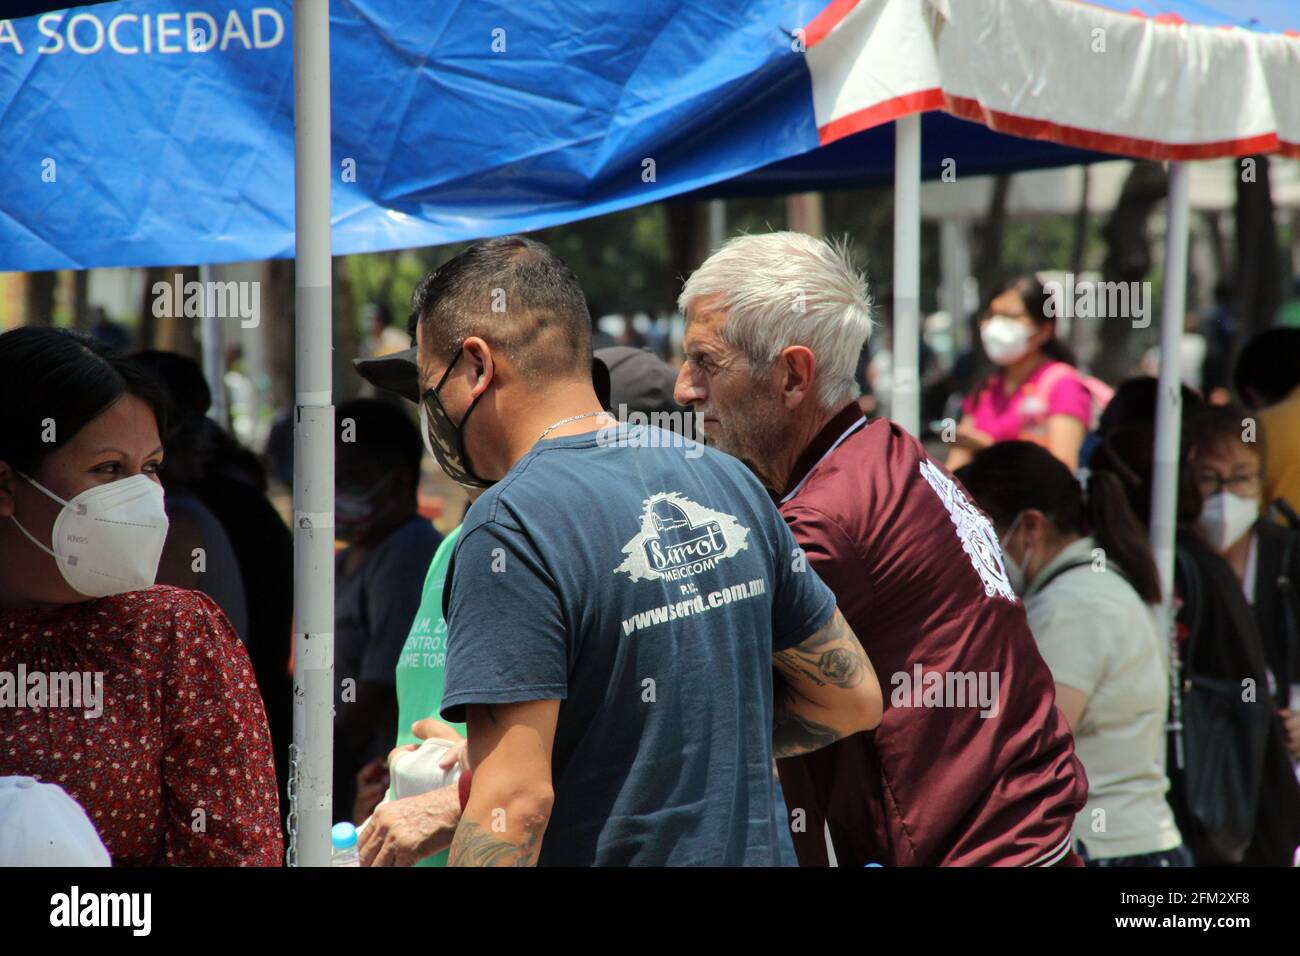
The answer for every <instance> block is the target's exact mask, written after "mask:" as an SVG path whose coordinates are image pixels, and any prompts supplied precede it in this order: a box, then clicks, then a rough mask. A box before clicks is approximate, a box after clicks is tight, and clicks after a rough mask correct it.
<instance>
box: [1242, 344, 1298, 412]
mask: <svg viewBox="0 0 1300 956" xmlns="http://www.w3.org/2000/svg"><path fill="white" fill-rule="evenodd" d="M1233 382H1234V384H1235V385H1236V386H1237V394H1239V395H1240V396H1241V398H1242V400H1243V401H1249V398H1248V397H1247V394H1246V390H1247V389H1250V390H1251V391H1253V392H1254V393H1255V397H1256V398H1257V399H1258V400H1260V401H1262V402H1263V404H1264V405H1276V404H1277V403H1278V402H1280V401H1282V399H1284V398H1286V397H1287V396H1288V395H1289V394H1291V392H1292V391H1293V390H1294V389H1295V388H1297V387H1300V329H1289V328H1276V329H1268V330H1266V331H1264V332H1260V333H1259V334H1258V335H1256V336H1254V337H1253V338H1252V339H1251V340H1250V341H1249V342H1247V343H1246V347H1245V348H1243V349H1242V350H1241V354H1240V355H1238V356H1237V368H1236V371H1235V372H1234V373H1233Z"/></svg>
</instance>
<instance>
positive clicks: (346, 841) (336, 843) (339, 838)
mask: <svg viewBox="0 0 1300 956" xmlns="http://www.w3.org/2000/svg"><path fill="white" fill-rule="evenodd" d="M330 844H331V845H332V846H333V847H334V849H336V850H346V849H348V848H349V847H354V846H356V845H357V828H356V827H354V826H353V825H352V824H351V823H348V822H347V821H346V820H344V821H343V822H342V823H336V824H334V826H333V827H331V828H330Z"/></svg>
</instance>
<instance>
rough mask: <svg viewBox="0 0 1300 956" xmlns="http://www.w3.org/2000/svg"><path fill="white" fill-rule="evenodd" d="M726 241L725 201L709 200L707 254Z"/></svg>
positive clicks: (710, 253)
mask: <svg viewBox="0 0 1300 956" xmlns="http://www.w3.org/2000/svg"><path fill="white" fill-rule="evenodd" d="M726 241H727V201H726V200H725V199H710V200H709V253H708V254H709V255H712V254H713V252H714V251H715V250H716V249H717V248H718V246H720V245H722V244H723V243H724V242H726Z"/></svg>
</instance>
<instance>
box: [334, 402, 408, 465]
mask: <svg viewBox="0 0 1300 956" xmlns="http://www.w3.org/2000/svg"><path fill="white" fill-rule="evenodd" d="M334 419H335V421H337V422H338V423H339V430H340V433H341V431H342V426H343V423H344V422H346V421H347V420H348V419H351V420H352V422H353V426H352V432H353V440H352V441H351V442H349V443H348V444H347V445H346V446H341V447H345V448H347V449H349V450H351V451H352V452H354V453H355V455H354V456H353V458H354V460H356V461H364V462H366V463H368V464H369V465H370V466H371V467H372V468H373V469H374V470H378V471H391V470H392V469H394V468H405V469H408V470H410V471H411V472H412V473H413V474H414V475H416V477H417V478H418V477H419V474H420V458H421V456H422V455H423V454H424V439H422V438H421V437H420V430H419V429H418V428H417V427H416V426H415V423H414V422H413V421H411V416H410V415H408V414H407V413H406V411H405V410H403V409H402V408H399V407H398V406H396V405H394V404H392V403H391V402H384V401H380V400H378V399H374V398H353V399H349V400H348V401H346V402H344V403H343V404H341V405H339V406H338V409H337V411H336V412H335V416H334Z"/></svg>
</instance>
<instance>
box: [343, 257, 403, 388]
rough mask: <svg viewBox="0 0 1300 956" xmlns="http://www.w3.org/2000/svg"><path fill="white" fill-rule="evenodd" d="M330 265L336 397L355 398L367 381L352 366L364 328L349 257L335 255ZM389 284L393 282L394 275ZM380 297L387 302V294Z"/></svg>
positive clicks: (357, 353)
mask: <svg viewBox="0 0 1300 956" xmlns="http://www.w3.org/2000/svg"><path fill="white" fill-rule="evenodd" d="M330 269H331V271H332V275H333V281H334V396H335V400H336V401H345V400H347V399H349V398H354V397H355V396H356V395H357V393H358V392H360V391H361V385H362V384H363V381H362V378H361V376H360V375H358V374H357V373H356V372H355V371H353V368H352V360H353V359H354V358H357V357H359V356H360V355H361V329H360V327H359V326H358V325H357V307H356V298H355V296H354V294H353V288H352V275H351V271H350V270H349V269H348V260H347V259H346V258H345V257H343V256H335V257H334V260H333V262H332V263H331V265H330ZM395 271H396V269H394V272H395ZM388 284H389V285H390V286H391V284H392V280H391V279H390V280H388ZM380 301H382V302H385V303H387V301H388V298H387V295H385V297H384V298H383V299H381V300H380ZM399 327H401V326H399Z"/></svg>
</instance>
